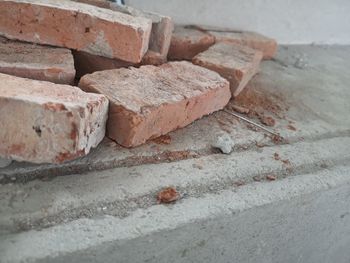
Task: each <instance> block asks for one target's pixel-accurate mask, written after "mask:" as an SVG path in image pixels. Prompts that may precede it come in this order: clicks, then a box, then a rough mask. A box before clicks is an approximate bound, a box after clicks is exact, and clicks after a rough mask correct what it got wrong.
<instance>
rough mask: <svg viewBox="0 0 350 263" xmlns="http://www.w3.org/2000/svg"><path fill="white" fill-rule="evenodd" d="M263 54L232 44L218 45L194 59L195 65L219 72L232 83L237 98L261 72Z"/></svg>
mask: <svg viewBox="0 0 350 263" xmlns="http://www.w3.org/2000/svg"><path fill="white" fill-rule="evenodd" d="M262 56H263V55H262V52H261V51H259V50H255V49H252V48H249V47H245V46H241V45H236V44H232V43H224V42H222V43H218V44H215V45H213V46H212V47H210V48H209V49H208V50H207V51H204V52H202V53H200V54H198V55H197V56H195V57H194V58H193V60H192V61H193V63H194V64H196V65H199V66H202V67H205V68H208V69H211V70H213V71H216V72H218V73H219V74H220V75H221V76H222V77H224V78H226V79H227V80H229V81H230V88H231V92H232V95H233V96H237V95H238V94H239V93H240V92H241V91H242V90H243V88H244V87H245V86H246V85H247V83H248V82H249V80H250V79H251V78H252V77H253V76H254V75H255V74H256V73H257V72H258V71H259V65H260V61H261V59H262Z"/></svg>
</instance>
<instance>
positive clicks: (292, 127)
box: [287, 124, 297, 131]
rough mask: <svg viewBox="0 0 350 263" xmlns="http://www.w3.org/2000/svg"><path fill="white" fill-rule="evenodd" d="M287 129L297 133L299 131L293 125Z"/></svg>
mask: <svg viewBox="0 0 350 263" xmlns="http://www.w3.org/2000/svg"><path fill="white" fill-rule="evenodd" d="M287 129H289V130H291V131H296V130H297V128H295V127H294V126H293V125H291V124H289V125H288V126H287Z"/></svg>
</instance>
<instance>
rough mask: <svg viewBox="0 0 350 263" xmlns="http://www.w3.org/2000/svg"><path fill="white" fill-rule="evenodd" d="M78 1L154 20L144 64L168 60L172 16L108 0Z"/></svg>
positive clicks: (172, 25)
mask: <svg viewBox="0 0 350 263" xmlns="http://www.w3.org/2000/svg"><path fill="white" fill-rule="evenodd" d="M74 1H76V2H81V3H86V4H90V5H95V6H98V7H102V8H107V9H111V10H113V11H118V12H121V13H124V14H128V15H131V16H134V17H144V18H147V19H150V20H151V21H152V30H151V36H150V41H149V51H150V52H151V53H150V54H148V53H149V52H147V53H146V54H145V58H144V60H145V61H144V62H143V63H142V64H162V63H164V62H166V58H167V55H168V51H169V47H170V41H171V35H172V32H173V30H174V24H173V22H172V20H171V18H170V17H167V16H163V15H160V14H156V13H150V12H144V11H141V10H138V9H136V8H133V7H131V6H121V5H117V4H115V3H112V2H110V1H107V0H74Z"/></svg>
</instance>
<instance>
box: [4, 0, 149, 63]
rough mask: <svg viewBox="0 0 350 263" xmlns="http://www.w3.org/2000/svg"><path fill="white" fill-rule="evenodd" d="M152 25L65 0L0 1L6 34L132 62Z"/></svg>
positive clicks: (136, 59) (138, 56) (138, 57)
mask: <svg viewBox="0 0 350 263" xmlns="http://www.w3.org/2000/svg"><path fill="white" fill-rule="evenodd" d="M23 14H25V15H23ZM14 18H16V19H15V21H14ZM72 25H74V26H72ZM151 27H152V22H151V20H149V19H146V18H143V17H132V16H129V15H126V14H123V13H120V12H114V11H112V10H108V9H104V8H96V7H93V6H89V5H86V4H82V3H77V2H73V1H68V0H61V1H54V0H6V1H0V34H1V35H2V36H5V37H6V38H10V39H18V40H23V41H28V42H33V43H38V44H48V45H53V46H59V47H67V48H70V49H75V50H81V51H85V52H88V53H91V54H94V55H99V56H105V57H109V58H118V59H121V60H125V61H130V62H133V63H139V62H140V61H141V60H142V57H143V56H144V54H145V53H146V51H147V50H148V44H149V38H150V33H151Z"/></svg>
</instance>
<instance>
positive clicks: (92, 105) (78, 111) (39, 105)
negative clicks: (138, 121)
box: [0, 73, 108, 163]
mask: <svg viewBox="0 0 350 263" xmlns="http://www.w3.org/2000/svg"><path fill="white" fill-rule="evenodd" d="M0 109H1V110H0V120H1V122H0V156H1V157H4V158H11V159H14V160H19V161H29V162H34V163H62V162H64V161H68V160H72V159H75V158H78V157H80V156H83V155H85V154H87V153H88V152H89V151H90V149H91V147H96V146H97V145H98V143H99V142H100V141H101V140H102V139H103V137H104V135H105V124H106V119H107V111H108V100H107V98H106V97H105V96H102V95H99V94H92V93H91V94H89V93H85V92H83V91H82V90H80V89H79V88H78V87H73V86H68V85H60V84H54V83H50V82H47V81H38V80H31V79H25V78H19V77H15V76H10V75H6V74H1V73H0Z"/></svg>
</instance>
